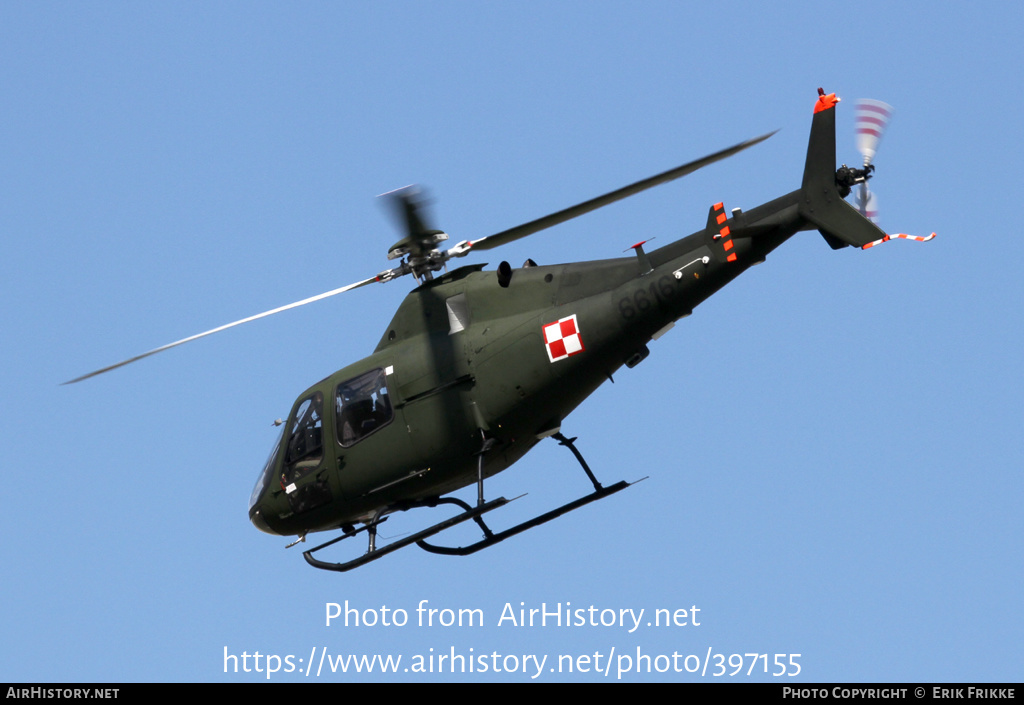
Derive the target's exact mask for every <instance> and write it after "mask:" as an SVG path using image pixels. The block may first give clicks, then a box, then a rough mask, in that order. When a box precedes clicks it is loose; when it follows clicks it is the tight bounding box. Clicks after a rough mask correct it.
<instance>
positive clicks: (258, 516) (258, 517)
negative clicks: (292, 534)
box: [249, 508, 281, 536]
mask: <svg viewBox="0 0 1024 705" xmlns="http://www.w3.org/2000/svg"><path fill="white" fill-rule="evenodd" d="M249 521H251V522H252V525H253V526H255V527H256V528H257V529H259V530H260V531H262V532H263V533H265V534H270V535H271V536H281V534H279V533H277V532H276V531H274V530H273V529H271V528H270V526H269V525H267V522H266V520H265V519H264V518H263V514H262V512H260V510H259V509H258V508H254V509H253V510H252V511H251V512H249Z"/></svg>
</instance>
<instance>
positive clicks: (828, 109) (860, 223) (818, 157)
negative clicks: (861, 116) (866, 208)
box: [800, 88, 885, 249]
mask: <svg viewBox="0 0 1024 705" xmlns="http://www.w3.org/2000/svg"><path fill="white" fill-rule="evenodd" d="M818 94H819V95H818V100H817V102H816V103H815V104H814V117H813V118H812V120H811V137H810V140H809V142H808V144H807V161H806V162H805V163H804V180H803V185H802V186H801V200H800V215H801V216H803V217H804V218H806V219H807V220H809V221H810V222H811V223H812V224H814V226H815V227H817V228H818V231H819V232H820V233H821V234H822V235H823V236H824V237H825V240H826V241H827V242H828V244H829V245H831V246H832V247H833V248H835V249H838V248H840V247H845V246H846V245H854V246H855V247H863V246H865V245H867V244H869V243H872V242H875V241H877V240H880V239H882V238H884V237H885V232H884V231H883V230H881V229H880V228H879V227H878V226H877V225H875V224H874V223H872V222H871V221H870V220H868V219H867V218H865V217H864V216H863V215H861V214H860V213H859V212H857V209H856V208H854V207H853V206H851V205H850V204H849V203H847V202H846V201H844V200H843V198H842V196H841V195H840V193H839V187H838V186H837V185H836V110H835V106H836V103H838V102H839V98H837V97H836V95H835V93H830V94H828V95H825V91H823V90H822V89H820V88H819V89H818Z"/></svg>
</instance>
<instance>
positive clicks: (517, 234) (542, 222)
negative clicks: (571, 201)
mask: <svg viewBox="0 0 1024 705" xmlns="http://www.w3.org/2000/svg"><path fill="white" fill-rule="evenodd" d="M776 132H778V130H776ZM774 134H775V132H769V133H768V134H766V135H761V136H760V137H755V138H754V139H752V140H747V141H746V142H740V143H739V144H737V145H735V146H733V147H729V148H728V149H723V150H722V151H720V152H715V153H714V154H709V155H708V156H706V157H702V158H700V159H697V160H695V161H692V162H689V163H688V164H683V165H682V166H677V167H676V168H675V169H669V170H668V171H665V172H662V173H660V174H657V175H655V176H651V177H649V178H646V179H643V180H641V181H637V182H636V183H634V184H630V185H629V186H623V187H622V188H620V189H616V190H615V191H611V192H609V193H606V194H604V195H603V196H598V197H597V198H592V199H590V200H589V201H584V202H583V203H579V204H577V205H575V206H570V207H569V208H566V209H564V210H560V211H558V212H557V213H552V214H551V215H546V216H544V217H543V218H538V219H537V220H531V221H530V222H529V223H524V224H522V225H517V226H516V227H514V228H509V229H508V230H503V231H502V232H500V233H495V234H494V235H488V236H487V237H484V238H481V239H479V240H473V241H472V242H471V243H469V244H470V247H471V248H472V249H474V250H489V249H491V248H492V247H498V246H500V245H504V244H506V243H509V242H512V241H513V240H518V239H519V238H522V237H526V236H527V235H532V234H533V233H535V232H539V231H541V230H544V229H546V228H550V227H552V226H554V225H558V224H559V223H564V222H565V221H567V220H572V219H573V218H576V217H578V216H581V215H583V214H584V213H589V212H590V211H593V210H597V209H598V208H600V207H602V206H607V205H608V204H610V203H615V202H616V201H621V200H622V199H623V198H627V197H629V196H633V195H635V194H638V193H640V192H641V191H646V190H647V189H649V188H652V187H654V186H658V185H660V184H664V183H667V182H669V181H674V180H675V179H678V178H680V177H682V176H686V175H687V174H691V173H693V172H695V171H697V170H698V169H700V168H701V167H704V166H707V165H708V164H713V163H714V162H717V161H719V160H721V159H725V158H726V157H731V156H732V155H734V154H736V153H738V152H742V151H743V150H744V149H746V148H747V147H753V146H754V145H755V144H757V143H759V142H764V141H765V140H766V139H768V138H769V137H771V136H772V135H774ZM468 249H469V248H467V249H466V251H468ZM458 254H465V252H460V253H458Z"/></svg>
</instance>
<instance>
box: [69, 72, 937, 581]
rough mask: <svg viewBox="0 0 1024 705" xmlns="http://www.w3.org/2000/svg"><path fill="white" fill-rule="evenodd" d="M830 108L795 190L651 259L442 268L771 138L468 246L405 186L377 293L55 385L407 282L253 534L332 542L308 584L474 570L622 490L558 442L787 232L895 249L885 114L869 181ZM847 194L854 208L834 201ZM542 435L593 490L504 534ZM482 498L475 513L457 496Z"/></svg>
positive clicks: (287, 441)
mask: <svg viewBox="0 0 1024 705" xmlns="http://www.w3.org/2000/svg"><path fill="white" fill-rule="evenodd" d="M838 102H839V99H838V98H837V97H836V96H835V94H826V93H825V92H824V91H823V90H822V89H820V88H819V89H818V97H817V99H816V101H815V104H814V114H813V118H812V122H811V132H810V139H809V144H808V148H807V157H806V162H805V166H804V173H803V181H802V184H801V186H800V188H799V189H797V190H795V191H793V192H791V193H788V194H786V195H784V196H782V197H780V198H777V199H775V200H773V201H770V202H769V203H766V204H764V205H761V206H758V207H756V208H753V209H751V210H748V211H741V210H740V209H738V208H737V209H733V210H732V211H731V213H730V214H726V212H725V209H724V206H723V204H722V203H717V204H715V205H713V206H711V209H710V211H709V213H708V218H707V224H706V226H705V227H704V228H702V229H701V230H698V231H697V232H695V233H693V234H692V235H689V236H687V237H684V238H682V239H679V240H676V241H675V242H672V243H670V244H667V245H665V246H664V247H661V248H659V249H657V250H653V251H651V252H647V251H645V249H644V245H645V244H646V242H647V241H642V242H638V243H636V244H635V245H633V246H632V248H630V249H632V250H633V254H632V255H631V256H628V257H622V258H617V259H611V260H602V261H593V262H573V263H569V264H560V265H550V266H540V265H537V264H535V263H534V262H533V261H531V260H527V261H526V263H525V264H524V265H523V266H522V267H521V268H518V269H514V268H513V267H511V266H510V265H509V264H508V263H507V262H502V263H501V264H499V265H498V267H497V270H495V271H485V270H484V266H485V265H483V264H472V265H468V266H463V267H460V268H458V269H454V270H452V271H448V270H447V263H448V260H449V259H452V258H458V257H463V256H465V255H467V254H470V253H471V252H475V251H478V250H489V249H492V248H495V247H498V246H500V245H504V244H506V243H509V242H512V241H513V240H517V239H519V238H523V237H526V236H527V235H531V234H533V233H536V232H538V231H541V230H544V229H546V228H550V227H552V226H554V225H557V224H559V223H563V222H565V221H567V220H570V219H572V218H576V217H578V216H580V215H583V214H584V213H588V212H590V211H593V210H595V209H597V208H600V207H602V206H605V205H608V204H610V203H613V202H615V201H618V200H621V199H624V198H626V197H628V196H632V195H634V194H637V193H640V192H641V191H644V190H646V189H649V188H651V187H653V186H657V185H659V184H663V183H666V182H668V181H672V180H674V179H678V178H680V177H682V176H685V175H687V174H690V173H692V172H694V171H696V170H697V169H700V168H701V167H704V166H707V165H709V164H711V163H713V162H716V161H719V160H721V159H724V158H726V157H729V156H731V155H734V154H736V153H738V152H740V151H742V150H744V149H747V148H748V147H751V146H753V145H755V144H757V143H759V142H762V141H764V140H765V139H767V138H768V137H770V136H771V134H774V133H769V134H766V135H762V136H760V137H757V138H754V139H751V140H748V141H746V142H741V143H740V144H737V145H735V146H733V147H729V148H728V149H723V150H721V151H719V152H715V153H714V154H711V155H708V156H705V157H703V158H701V159H697V160H695V161H692V162H689V163H687V164H684V165H682V166H679V167H676V168H675V169H670V170H668V171H665V172H663V173H661V174H658V175H655V176H652V177H650V178H647V179H643V180H642V181H638V182H636V183H633V184H631V185H629V186H625V187H623V188H620V189H617V190H615V191H611V192H609V193H606V194H604V195H602V196H598V197H596V198H593V199H591V200H588V201H585V202H583V203H580V204H577V205H575V206H572V207H569V208H566V209H564V210H561V211H558V212H557V213H552V214H550V215H547V216H544V217H542V218H538V219H537V220H533V221H531V222H528V223H525V224H523V225H519V226H517V227H514V228H510V229H508V230H505V231H502V232H499V233H496V234H494V235H488V236H486V237H481V238H479V239H476V240H464V241H462V242H459V243H458V244H456V245H454V246H452V247H450V248H448V249H447V250H440V249H438V247H439V245H440V243H442V242H444V241H445V240H447V239H448V236H447V234H445V233H444V232H442V231H440V230H437V229H434V228H432V227H430V223H429V222H428V218H427V217H426V213H425V210H424V208H423V202H422V200H421V199H420V198H419V197H418V194H417V192H416V190H415V189H413V188H409V187H407V188H405V189H399V190H398V191H393V192H390V193H389V194H385V196H386V197H387V199H388V201H389V202H390V203H391V204H393V205H394V207H395V208H396V210H397V212H398V213H399V215H400V219H401V221H402V222H403V224H404V226H405V230H406V234H405V237H403V238H402V239H401V240H399V241H398V242H397V243H395V245H393V246H392V247H391V249H390V250H389V252H388V259H391V260H398V266H396V267H394V268H392V269H388V270H386V271H383V272H381V273H380V274H377V275H375V276H373V277H370V278H368V279H364V280H362V281H358V282H355V283H353V284H349V285H347V286H343V287H341V288H338V289H334V290H332V291H328V292H325V293H323V294H320V295H318V296H314V297H311V298H308V299H304V300H302V301H297V302H295V303H292V304H289V305H287V306H282V307H280V308H276V309H273V310H270V311H265V312H263V313H260V314H257V315H255V316H250V317H248V318H244V319H242V320H239V321H235V322H233V323H229V324H227V325H224V326H220V327H218V328H214V329H212V330H209V331H206V332H203V333H200V334H198V335H194V336H191V337H188V338H184V339H182V340H178V341H175V342H173V343H170V344H168V345H164V346H161V347H159V348H156V349H154V350H150V351H148V352H146V353H143V354H141V355H137V356H136V357H133V358H130V359H128V360H125V361H123V362H119V363H117V364H115V365H111V366H109V367H105V368H103V369H100V370H97V371H95V372H91V373H89V374H86V375H83V376H81V377H78V378H76V379H74V380H71V381H70V382H66V383H65V384H70V383H73V382H80V381H82V380H84V379H87V378H89V377H93V376H95V375H98V374H101V373H104V372H108V371H110V370H113V369H115V368H118V367H121V366H123V365H126V364H128V363H130V362H135V361H136V360H140V359H142V358H144V357H148V356H150V355H153V354H155V353H158V352H161V351H163V350H167V349H169V348H172V347H176V346H178V345H182V344H184V343H187V342H191V341H193V340H196V339H198V338H202V337H204V336H207V335H211V334H213V333H217V332H220V331H222V330H226V329H228V328H231V327H234V326H237V325H241V324H242V323H247V322H250V321H253V320H256V319H259V318H263V317H266V316H269V315H272V314H275V313H279V312H281V311H285V310H288V309H292V308H296V307H298V306H302V305H305V304H308V303H312V302H314V301H319V300H321V299H325V298H327V297H330V296H334V295H337V294H341V293H344V292H346V291H350V290H352V289H356V288H359V287H362V286H366V285H368V284H374V283H380V282H387V281H390V280H392V279H396V278H398V277H400V276H403V275H406V274H412V275H413V277H414V278H415V279H416V282H417V284H418V285H417V286H416V288H414V289H413V290H412V291H411V292H410V293H409V294H408V295H407V296H406V298H405V300H404V301H403V302H402V304H401V305H400V306H399V308H398V311H397V312H396V313H395V315H394V318H393V319H392V320H391V323H390V324H389V325H388V326H387V328H386V330H385V332H384V335H383V336H382V337H381V339H380V342H379V343H378V344H377V347H376V349H375V350H374V352H373V353H372V354H371V355H370V356H369V357H366V358H364V359H363V360H360V361H359V362H356V363H354V364H351V365H349V366H347V367H345V368H343V369H341V370H339V371H337V372H335V373H334V374H332V375H330V376H329V377H327V378H325V379H323V380H321V381H319V382H317V383H316V384H314V385H313V386H312V387H310V388H309V389H307V390H306V391H305V392H303V393H302V394H301V395H300V396H299V397H298V400H297V401H296V402H295V404H294V405H293V407H292V410H291V413H290V414H289V416H288V418H287V420H286V421H284V422H279V424H280V425H282V426H283V428H282V430H281V434H280V437H279V439H278V441H277V443H276V444H275V445H274V447H273V450H272V452H271V454H270V458H269V459H268V460H267V462H266V465H265V466H264V468H263V470H262V471H261V472H260V475H259V479H258V481H257V482H256V486H255V488H254V489H253V492H252V495H251V498H250V500H249V518H250V520H251V521H252V523H253V524H254V525H255V526H256V528H258V529H259V530H261V531H263V532H266V533H268V534H274V535H280V536H297V537H298V538H297V539H296V540H295V541H293V542H292V543H290V544H288V546H289V547H291V546H294V545H296V544H298V543H300V542H304V541H305V540H306V538H307V536H308V535H309V534H311V533H313V532H320V531H332V530H334V531H340V534H339V535H338V536H336V537H334V538H332V539H330V540H328V541H326V542H325V543H322V544H320V545H318V546H316V547H314V548H310V549H308V550H306V551H305V552H304V554H303V555H304V556H305V559H306V561H307V562H308V563H310V565H313V566H315V567H317V568H323V569H326V570H334V571H347V570H351V569H353V568H356V567H359V566H361V565H364V564H366V563H369V562H370V561H373V560H376V559H378V558H381V557H383V556H385V555H387V554H388V553H391V552H393V551H395V550H397V549H399V548H403V547H405V546H408V545H410V544H413V543H415V544H417V545H419V546H420V547H421V548H423V549H425V550H427V551H430V552H433V553H439V554H445V555H468V554H471V553H475V552H477V551H479V550H481V549H484V548H487V547H489V546H493V545H494V544H496V543H498V542H500V541H504V540H505V539H507V538H509V537H511V536H514V535H516V534H519V533H521V532H523V531H526V530H528V529H531V528H534V527H536V526H539V525H540V524H543V523H545V522H548V521H550V520H552V519H554V518H556V517H558V516H561V515H563V514H565V513H567V512H570V511H573V510H575V509H578V508H580V507H582V506H584V505H587V504H589V503H591V502H594V501H597V500H600V499H604V498H606V497H608V496H610V495H612V494H615V493H616V492H619V491H621V490H623V489H625V488H627V487H629V486H630V485H631V484H634V483H631V482H626V481H620V482H617V483H615V484H612V485H608V486H605V485H602V484H601V483H600V482H599V481H598V480H597V478H596V477H595V475H594V473H593V472H592V471H591V469H590V467H589V466H588V465H587V463H586V461H585V460H584V459H583V456H582V455H581V453H580V452H579V450H577V448H576V446H575V444H574V441H575V440H576V439H575V438H567V437H566V436H565V435H563V434H562V432H561V427H562V423H563V421H564V420H565V418H566V417H567V416H568V415H569V414H570V413H571V412H572V411H573V410H574V409H575V408H576V407H577V406H579V405H580V404H581V403H582V402H583V401H584V400H585V399H586V398H587V397H588V396H589V395H590V394H591V393H593V392H594V391H595V390H596V389H597V388H598V387H599V386H600V385H601V384H602V383H603V382H604V381H605V380H608V379H611V377H612V374H613V373H614V372H616V371H617V370H618V369H619V368H620V367H622V366H623V365H625V366H626V367H627V368H632V367H635V366H636V365H637V364H639V363H640V362H641V361H642V360H643V359H644V358H646V357H647V355H648V352H649V350H648V347H647V344H648V343H649V342H650V341H651V340H654V339H657V338H659V337H661V336H662V335H663V334H664V333H665V332H666V331H668V330H669V329H670V328H672V326H673V325H674V324H675V322H676V321H677V320H679V319H680V318H683V317H685V316H688V315H689V314H690V313H691V312H692V311H693V309H694V307H695V306H697V305H698V304H699V303H701V302H702V301H704V300H705V299H707V298H708V297H709V296H711V295H712V294H714V293H715V292H717V291H718V290H719V289H721V288H722V287H724V286H725V285H726V284H728V283H729V282H731V281H732V280H733V279H735V278H736V277H737V276H739V275H740V274H741V273H743V272H744V271H746V270H747V269H748V268H749V267H751V266H752V265H755V264H758V263H760V262H763V261H764V259H765V257H766V256H767V255H768V253H769V252H771V251H773V250H774V249H775V248H777V247H778V246H779V245H781V244H782V243H783V242H785V241H786V240H788V239H789V238H790V237H792V236H793V235H794V234H796V233H797V232H799V231H804V230H818V231H819V232H820V233H821V234H822V235H823V236H824V238H825V240H826V241H827V242H828V244H829V245H830V246H831V247H832V248H833V249H839V248H843V247H847V246H854V247H860V248H863V249H867V248H869V247H872V246H874V245H877V244H879V243H882V242H886V241H887V240H890V239H893V238H904V239H912V240H920V241H924V240H930V239H931V238H933V237H934V236H935V234H934V233H932V234H931V235H929V236H928V237H915V236H910V235H905V234H902V233H900V234H893V235H887V234H886V233H885V232H883V231H882V230H881V229H879V227H878V226H877V225H876V224H875V223H874V222H873V220H872V217H873V210H874V199H873V196H872V195H871V194H870V192H869V191H868V188H867V182H868V179H870V178H871V176H872V172H873V170H874V165H873V164H872V160H873V158H874V154H875V148H876V147H877V145H878V142H879V140H880V138H881V135H882V132H883V130H884V128H885V126H886V124H887V123H888V120H889V117H890V115H891V108H889V106H887V105H885V104H884V103H880V102H878V101H863V102H862V103H860V104H859V105H858V116H857V132H858V147H859V149H860V151H861V153H862V155H863V156H864V163H863V166H862V167H860V168H852V167H848V166H846V165H845V164H844V165H842V166H841V167H839V168H838V169H837V168H836V147H835V127H836V121H835V113H836V110H835V108H836V104H837V103H838ZM851 193H854V201H855V203H856V204H857V205H856V206H854V205H851V204H850V203H847V202H846V201H845V200H844V199H845V198H846V197H847V196H849V195H850V194H851ZM548 437H551V438H553V439H555V440H556V441H557V442H558V443H560V444H561V445H563V446H566V447H567V448H568V449H569V450H570V451H571V452H572V453H573V455H574V456H575V458H576V459H577V461H578V462H579V464H580V466H581V467H582V469H583V471H584V473H585V474H586V476H587V478H588V480H589V482H590V483H591V485H592V490H590V491H588V493H587V494H585V495H583V496H581V497H580V498H578V499H576V500H575V501H572V502H569V503H567V504H564V505H562V506H560V507H557V508H555V509H553V510H551V511H549V512H547V513H544V514H540V515H538V516H535V517H533V518H532V519H529V520H527V521H525V522H522V523H520V524H518V525H516V526H513V527H511V528H509V529H505V530H503V531H492V529H491V528H490V527H489V526H488V524H487V523H485V522H484V519H483V517H484V515H485V514H487V513H489V512H491V511H493V510H495V509H498V508H499V507H502V506H504V505H505V504H507V503H508V502H509V501H510V500H507V499H505V498H504V497H499V498H497V499H490V500H488V499H486V498H485V494H484V483H485V480H486V479H487V478H488V477H491V476H493V475H495V474H496V473H499V472H501V471H502V470H505V469H507V468H508V467H510V466H511V465H512V464H514V463H515V462H516V461H518V460H519V459H520V458H522V457H523V456H524V455H525V454H526V453H527V452H528V451H529V450H530V449H531V448H533V447H534V446H535V445H537V444H538V443H539V442H540V441H541V440H543V439H545V438H548ZM474 484H475V485H476V489H477V492H476V494H477V498H476V502H475V504H471V503H469V502H466V501H463V500H462V499H459V498H456V497H452V496H449V495H450V493H452V492H454V491H456V490H459V489H461V488H464V487H467V486H470V485H474ZM440 505H453V506H454V507H455V508H456V509H457V511H458V513H457V514H455V515H454V516H450V517H449V518H447V519H444V520H442V521H440V522H438V523H436V524H433V525H431V526H429V527H427V528H425V529H422V530H420V531H417V532H415V533H413V534H411V535H407V536H403V537H401V538H397V539H395V540H392V541H391V542H390V543H388V544H386V545H383V546H378V545H377V535H378V527H379V526H380V525H381V523H383V522H384V521H386V520H387V518H388V515H390V514H393V513H396V512H402V511H407V510H410V509H415V508H426V507H438V506H440ZM470 520H472V521H474V522H475V523H476V524H477V525H478V526H479V528H480V529H481V531H482V532H483V536H482V538H480V539H479V540H477V541H476V542H475V543H470V544H469V545H466V546H459V547H450V546H442V545H436V544H433V543H429V542H428V541H427V539H428V538H430V537H432V536H434V535H435V534H438V533H440V532H442V531H444V530H445V529H448V528H449V527H452V526H455V525H457V524H461V523H463V522H467V521H470ZM364 531H365V532H366V534H367V538H368V547H367V550H366V551H365V552H364V553H362V554H361V555H359V556H358V557H356V558H353V559H350V560H347V561H343V562H327V561H324V560H320V559H319V558H317V557H316V556H315V555H314V554H317V553H318V552H320V551H322V550H323V549H325V548H327V547H329V546H332V545H333V544H336V543H338V542H339V541H342V540H344V539H350V538H352V537H355V536H357V535H358V534H360V533H361V532H364Z"/></svg>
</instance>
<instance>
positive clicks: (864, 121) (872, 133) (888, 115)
mask: <svg viewBox="0 0 1024 705" xmlns="http://www.w3.org/2000/svg"><path fill="white" fill-rule="evenodd" d="M891 119H892V106H891V105H889V104H888V103H883V102H882V101H880V100H859V101H857V122H856V131H857V151H859V152H860V153H861V155H862V156H863V157H864V166H867V165H868V164H870V163H871V162H872V161H873V160H874V158H875V152H876V151H878V143H879V142H881V141H882V135H883V134H885V128H886V127H887V126H888V125H889V120H891Z"/></svg>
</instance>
